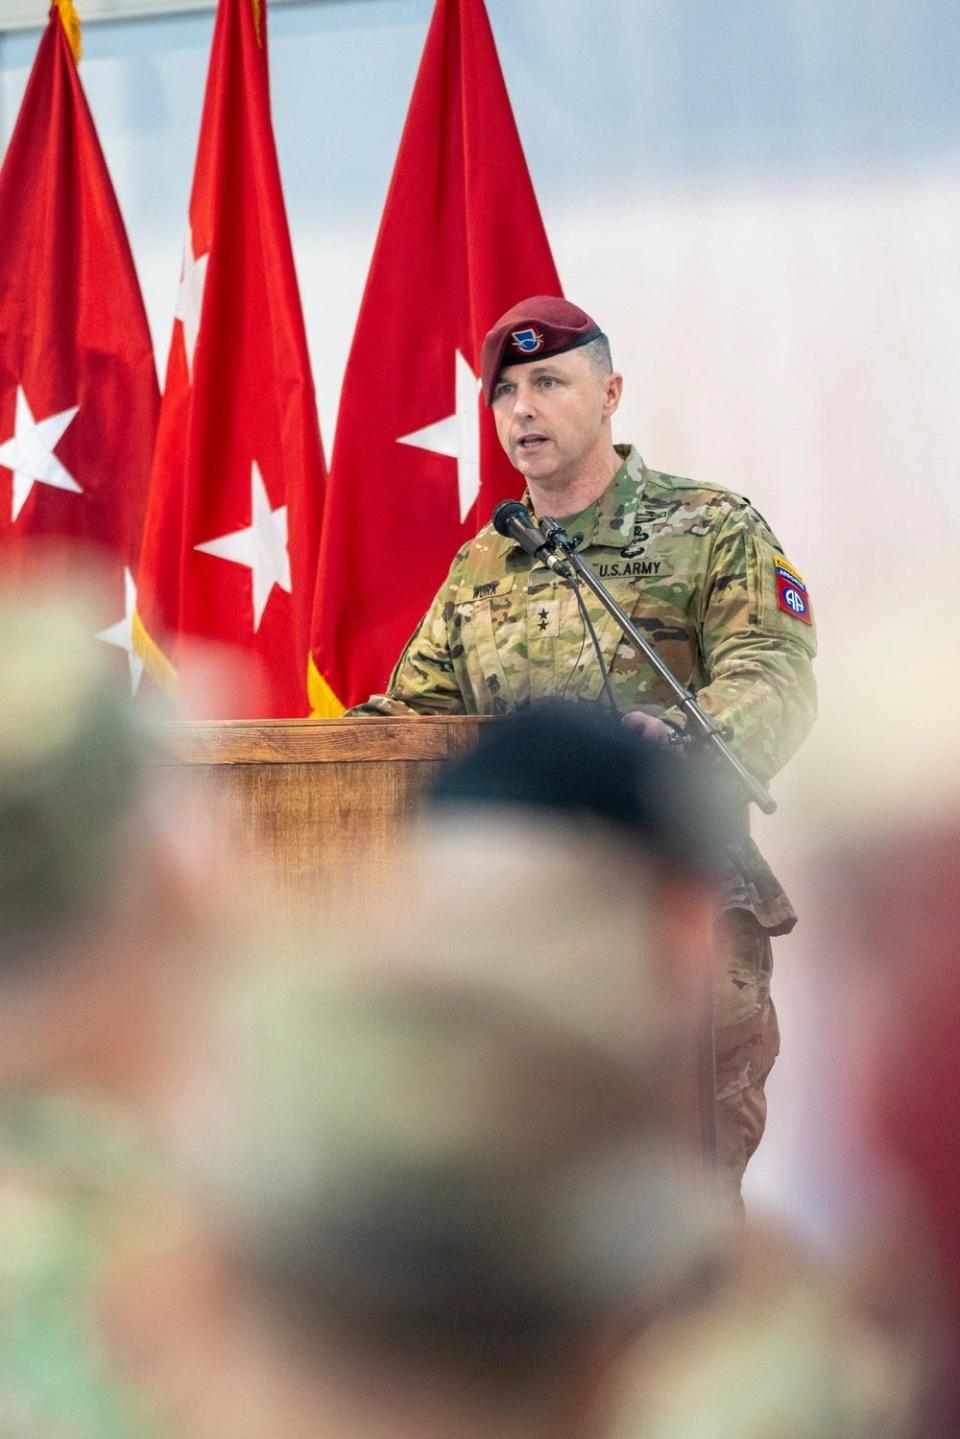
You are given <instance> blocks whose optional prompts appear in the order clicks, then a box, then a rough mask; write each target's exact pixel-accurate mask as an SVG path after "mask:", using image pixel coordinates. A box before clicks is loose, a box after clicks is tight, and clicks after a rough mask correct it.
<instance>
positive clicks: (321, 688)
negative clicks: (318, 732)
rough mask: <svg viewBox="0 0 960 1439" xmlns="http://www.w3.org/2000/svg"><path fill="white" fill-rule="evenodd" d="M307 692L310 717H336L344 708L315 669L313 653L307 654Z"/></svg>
mask: <svg viewBox="0 0 960 1439" xmlns="http://www.w3.org/2000/svg"><path fill="white" fill-rule="evenodd" d="M307 694H308V696H309V699H310V714H311V718H312V719H337V718H338V716H339V715H342V714H343V711H344V710H345V708H346V706H345V705H342V704H341V703H340V701H339V700H338V699H337V697H336V695H335V694H334V692H333V690H332V689H331V688H330V686H329V685H328V684H327V681H326V680H325V679H324V677H323V675H322V674H321V673H320V671H319V670H318V669H317V666H316V664H315V663H314V658H313V655H308V656H307Z"/></svg>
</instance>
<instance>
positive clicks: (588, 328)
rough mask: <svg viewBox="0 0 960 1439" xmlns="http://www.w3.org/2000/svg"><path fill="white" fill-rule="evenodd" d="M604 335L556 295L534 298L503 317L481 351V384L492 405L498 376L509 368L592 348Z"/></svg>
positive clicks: (582, 311)
mask: <svg viewBox="0 0 960 1439" xmlns="http://www.w3.org/2000/svg"><path fill="white" fill-rule="evenodd" d="M602 333H603V331H602V330H601V329H600V326H599V325H598V324H596V323H595V321H593V320H591V318H590V316H589V315H588V314H587V313H586V311H585V310H581V309H580V308H579V306H577V305H571V303H570V301H569V300H561V299H558V297H557V296H556V295H532V296H531V297H530V299H529V300H521V301H520V303H519V305H514V306H513V308H512V309H510V310H508V311H507V313H506V314H505V315H501V316H500V318H499V320H498V321H497V323H496V324H495V325H494V327H493V329H492V330H488V331H487V334H486V337H485V338H484V341H483V346H482V348H481V350H480V383H481V387H482V389H483V398H484V400H485V401H486V402H487V404H488V405H489V404H490V403H491V401H492V400H493V387H494V385H495V384H496V382H497V376H498V375H499V374H500V371H501V370H502V369H504V367H505V366H507V365H525V364H527V363H529V362H530V361H531V360H543V359H546V358H547V357H548V356H549V355H562V354H563V352H564V350H576V349H577V348H578V347H579V346H580V345H589V344H590V342H591V340H595V339H596V338H597V337H598V335H601V334H602Z"/></svg>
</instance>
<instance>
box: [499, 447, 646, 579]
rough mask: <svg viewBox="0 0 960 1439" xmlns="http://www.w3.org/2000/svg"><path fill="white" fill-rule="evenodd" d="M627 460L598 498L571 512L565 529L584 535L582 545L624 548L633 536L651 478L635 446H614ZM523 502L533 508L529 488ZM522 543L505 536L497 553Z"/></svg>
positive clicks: (504, 551) (515, 547)
mask: <svg viewBox="0 0 960 1439" xmlns="http://www.w3.org/2000/svg"><path fill="white" fill-rule="evenodd" d="M614 449H615V450H616V452H617V454H618V455H620V457H621V459H622V460H623V464H622V465H621V466H620V468H619V470H617V473H616V474H615V475H614V477H613V479H612V480H611V481H610V483H609V485H608V486H607V488H606V489H605V490H604V492H603V494H602V495H601V496H600V498H599V499H598V500H595V501H594V502H593V504H592V505H588V507H587V508H586V509H585V510H581V511H580V513H579V514H578V515H571V516H569V517H568V518H567V519H566V520H565V521H564V529H565V530H566V531H567V534H568V535H570V536H571V538H572V537H573V536H574V535H582V536H583V540H582V542H581V548H582V549H586V548H587V547H588V546H590V545H601V546H603V545H606V546H609V547H611V548H614V549H622V547H623V546H624V545H626V544H629V543H630V541H631V540H632V539H633V527H634V524H635V523H636V518H637V501H638V500H639V498H640V496H641V494H642V493H643V489H644V486H645V484H646V479H647V467H646V465H645V464H644V463H643V459H642V457H641V455H640V452H639V450H637V449H636V448H635V447H634V446H633V445H614ZM522 503H523V504H525V505H526V506H527V508H528V509H529V510H532V509H533V502H532V500H531V499H530V494H529V492H528V491H525V492H524V496H523V501H522ZM519 548H520V546H519V545H518V544H517V543H516V541H515V540H512V539H510V538H509V537H504V538H503V539H501V540H500V543H499V545H498V547H497V553H498V554H500V555H506V554H508V553H509V552H510V550H517V549H519Z"/></svg>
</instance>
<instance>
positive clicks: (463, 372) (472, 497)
mask: <svg viewBox="0 0 960 1439" xmlns="http://www.w3.org/2000/svg"><path fill="white" fill-rule="evenodd" d="M455 357H456V358H455V365H456V370H455V378H454V394H455V401H454V403H455V407H456V408H455V412H454V413H453V414H452V415H446V416H445V417H444V419H442V420H436V421H435V422H434V423H433V424H432V425H424V427H423V429H421V430H413V431H412V432H411V433H410V434H409V435H401V436H400V437H399V438H398V440H397V444H398V445H416V446H417V448H418V449H421V450H432V451H433V453H434V454H435V455H448V456H449V457H450V459H452V460H456V462H457V491H458V493H459V496H460V520H461V523H462V522H463V521H464V520H466V518H467V515H468V514H469V513H470V511H471V510H472V508H473V506H474V503H475V501H476V498H477V495H478V494H479V493H480V408H479V395H478V392H477V376H476V375H475V374H474V373H473V371H472V370H471V368H470V366H469V365H468V363H467V361H466V360H465V359H464V358H463V356H462V355H461V353H460V351H459V350H457V351H456V352H455Z"/></svg>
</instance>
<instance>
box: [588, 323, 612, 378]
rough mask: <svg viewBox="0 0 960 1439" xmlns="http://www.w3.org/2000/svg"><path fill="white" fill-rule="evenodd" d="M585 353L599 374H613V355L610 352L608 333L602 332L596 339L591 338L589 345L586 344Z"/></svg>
mask: <svg viewBox="0 0 960 1439" xmlns="http://www.w3.org/2000/svg"><path fill="white" fill-rule="evenodd" d="M583 353H584V354H585V355H586V356H587V358H588V359H589V361H590V364H591V365H592V366H593V368H594V369H595V370H596V372H597V374H598V375H609V374H612V372H613V357H612V355H611V354H610V341H609V340H608V339H607V337H606V335H604V334H602V333H601V334H599V335H598V336H597V338H596V339H595V340H591V341H590V343H589V345H584V347H583Z"/></svg>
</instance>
